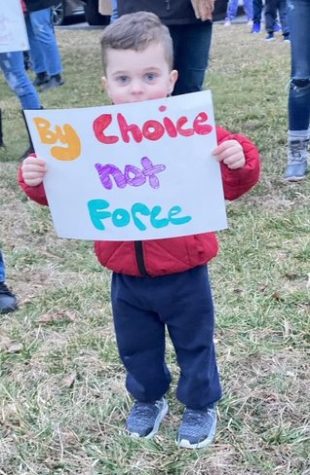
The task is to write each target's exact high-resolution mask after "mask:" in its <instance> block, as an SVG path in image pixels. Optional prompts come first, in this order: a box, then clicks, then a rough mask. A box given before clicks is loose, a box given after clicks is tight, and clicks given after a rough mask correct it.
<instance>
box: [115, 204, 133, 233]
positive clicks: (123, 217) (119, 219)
mask: <svg viewBox="0 0 310 475" xmlns="http://www.w3.org/2000/svg"><path fill="white" fill-rule="evenodd" d="M129 222H130V214H129V213H128V211H126V210H125V209H123V208H117V209H116V210H115V211H114V213H113V214H112V223H113V224H114V226H116V227H117V228H121V227H123V226H127V224H129Z"/></svg>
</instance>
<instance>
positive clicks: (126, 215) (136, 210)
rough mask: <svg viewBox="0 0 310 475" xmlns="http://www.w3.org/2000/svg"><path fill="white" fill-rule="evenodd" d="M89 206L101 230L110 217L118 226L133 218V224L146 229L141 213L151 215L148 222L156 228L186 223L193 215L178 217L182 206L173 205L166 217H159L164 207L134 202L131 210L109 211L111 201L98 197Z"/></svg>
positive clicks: (90, 212)
mask: <svg viewBox="0 0 310 475" xmlns="http://www.w3.org/2000/svg"><path fill="white" fill-rule="evenodd" d="M87 206H88V211H89V216H90V219H91V222H92V224H93V225H94V227H95V228H96V229H98V230H99V231H105V230H106V226H105V225H104V224H103V221H104V220H105V219H108V218H110V219H111V222H112V224H113V226H115V227H117V228H123V227H125V226H128V225H129V224H130V222H131V220H132V222H133V224H134V225H135V226H136V228H137V229H139V231H145V230H146V229H147V225H146V224H145V222H143V221H142V219H141V216H139V215H142V216H146V217H149V220H148V223H147V224H149V225H150V226H152V227H153V228H155V229H160V228H164V227H166V226H168V225H169V224H173V225H181V224H186V223H188V222H189V221H191V219H192V218H191V216H179V217H178V215H179V214H180V213H181V212H182V208H181V207H180V206H172V208H170V209H169V210H168V213H167V217H166V218H160V217H159V215H160V214H161V213H162V207H161V206H159V205H155V206H153V208H151V209H150V208H149V207H148V206H147V205H145V204H143V203H134V204H133V205H132V207H131V209H130V210H126V209H125V208H116V209H115V210H112V211H109V209H108V208H109V207H110V203H109V202H108V201H106V200H102V199H97V200H90V201H89V202H88V204H87Z"/></svg>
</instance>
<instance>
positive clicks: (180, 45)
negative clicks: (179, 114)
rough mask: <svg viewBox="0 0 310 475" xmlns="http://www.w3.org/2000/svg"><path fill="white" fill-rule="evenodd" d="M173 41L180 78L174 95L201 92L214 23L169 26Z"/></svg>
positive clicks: (175, 61)
mask: <svg viewBox="0 0 310 475" xmlns="http://www.w3.org/2000/svg"><path fill="white" fill-rule="evenodd" d="M169 31H170V34H171V36H172V40H173V49H174V67H175V69H177V70H178V71H179V78H178V80H177V83H176V85H175V88H174V91H173V95H175V96H176V95H178V94H186V93H187V92H197V91H201V89H202V86H203V81H204V76H205V72H206V69H207V67H208V59H209V50H210V46H211V37H212V23H211V22H209V21H206V22H203V23H193V24H188V25H169Z"/></svg>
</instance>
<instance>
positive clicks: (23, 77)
mask: <svg viewBox="0 0 310 475" xmlns="http://www.w3.org/2000/svg"><path fill="white" fill-rule="evenodd" d="M0 68H1V70H2V72H3V74H4V77H5V79H6V82H7V83H8V85H9V87H10V88H11V89H12V91H13V92H15V94H16V95H17V96H18V98H19V100H20V103H21V106H22V109H40V108H41V103H40V98H39V96H38V93H37V91H36V89H35V87H34V86H33V84H32V82H31V81H30V79H29V77H28V75H27V73H26V71H25V66H24V58H23V53H22V52H21V51H16V52H13V53H0Z"/></svg>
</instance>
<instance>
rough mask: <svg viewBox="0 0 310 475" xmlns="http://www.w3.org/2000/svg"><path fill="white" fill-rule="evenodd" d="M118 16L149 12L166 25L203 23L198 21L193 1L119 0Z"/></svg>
mask: <svg viewBox="0 0 310 475" xmlns="http://www.w3.org/2000/svg"><path fill="white" fill-rule="evenodd" d="M117 5H118V15H119V16H121V15H124V14H125V13H135V12H138V11H148V12H152V13H155V14H156V15H157V16H159V18H160V19H161V21H162V22H163V23H165V24H166V25H186V24H189V23H201V21H200V20H197V19H196V17H195V13H194V10H193V7H192V3H191V0H118V2H117Z"/></svg>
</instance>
